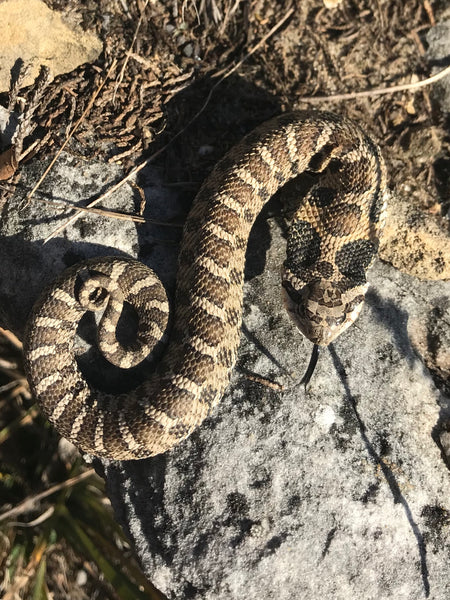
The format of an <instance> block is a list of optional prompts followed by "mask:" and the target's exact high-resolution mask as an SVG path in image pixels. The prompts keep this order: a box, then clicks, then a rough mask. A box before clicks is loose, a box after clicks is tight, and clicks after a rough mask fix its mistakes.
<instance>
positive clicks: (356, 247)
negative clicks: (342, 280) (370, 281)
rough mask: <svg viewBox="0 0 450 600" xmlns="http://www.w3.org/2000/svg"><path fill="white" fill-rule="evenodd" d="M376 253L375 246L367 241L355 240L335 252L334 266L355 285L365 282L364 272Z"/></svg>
mask: <svg viewBox="0 0 450 600" xmlns="http://www.w3.org/2000/svg"><path fill="white" fill-rule="evenodd" d="M376 252H377V248H376V246H375V244H373V243H372V242H370V241H369V240H356V241H355V242H349V243H348V244H345V246H343V247H342V248H341V249H340V250H339V251H338V252H336V264H337V267H338V269H339V271H340V272H341V273H342V275H344V276H345V277H348V278H349V279H351V280H352V281H354V282H355V284H358V285H361V284H364V283H365V282H366V270H367V268H368V266H369V265H370V263H371V262H372V260H373V257H374V256H375V254H376Z"/></svg>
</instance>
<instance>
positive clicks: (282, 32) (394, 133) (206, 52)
mask: <svg viewBox="0 0 450 600" xmlns="http://www.w3.org/2000/svg"><path fill="white" fill-rule="evenodd" d="M46 3H47V4H48V5H49V6H50V7H51V8H54V9H55V10H61V11H63V12H64V16H65V19H67V20H68V21H69V22H71V23H74V22H77V23H79V24H81V26H82V27H83V28H85V29H86V30H91V31H95V32H96V33H97V35H98V36H99V37H100V38H101V39H102V40H103V42H104V53H103V54H102V55H101V57H100V59H99V61H98V62H97V64H87V65H84V66H82V67H80V68H79V69H77V70H76V71H74V72H72V73H69V74H68V75H64V76H60V77H58V78H57V79H56V80H55V81H54V82H53V83H52V84H51V85H50V86H49V88H48V89H47V90H46V93H45V95H44V97H43V98H42V100H41V103H40V105H39V107H38V110H37V113H36V116H35V120H36V121H37V123H38V127H37V129H36V130H35V133H34V135H33V136H32V138H30V139H29V140H28V143H31V141H32V140H33V139H36V138H38V139H39V138H41V139H44V136H45V134H46V133H48V132H50V135H49V136H47V137H46V138H45V141H44V143H43V144H42V145H41V146H40V147H39V148H38V149H37V152H39V153H40V154H41V155H49V154H52V153H54V152H55V151H56V150H57V149H58V148H59V146H60V145H61V144H62V142H63V140H64V136H65V134H66V131H67V128H68V127H69V126H70V125H71V124H73V123H75V122H76V120H77V119H78V118H79V117H80V115H81V114H82V112H83V110H84V109H85V108H86V107H87V106H88V105H89V102H91V98H92V95H93V93H94V91H95V90H96V89H97V87H98V86H99V85H100V84H101V82H102V81H104V79H105V74H106V72H107V71H108V69H109V68H110V67H111V65H112V64H113V62H114V61H116V64H115V67H113V69H112V71H111V74H110V77H109V78H108V79H107V81H106V83H105V84H104V86H103V88H102V89H101V91H100V93H99V95H98V97H97V98H96V100H95V102H94V105H93V107H92V108H91V110H90V111H89V112H88V114H87V115H86V116H85V117H84V119H83V121H82V124H81V126H80V128H79V129H78V132H77V134H76V135H75V137H74V139H73V141H72V143H71V144H70V146H69V148H70V150H71V151H72V152H74V153H77V154H79V155H80V157H82V158H83V157H84V158H92V157H97V158H102V159H104V160H108V161H113V162H119V163H121V164H122V165H123V167H124V169H125V170H129V169H130V168H132V166H134V165H135V163H136V161H137V160H138V159H140V158H142V156H145V155H147V156H149V155H151V154H152V153H153V152H155V151H156V150H158V149H160V148H161V147H162V146H163V145H164V144H166V143H167V142H168V141H170V140H171V139H173V137H174V136H175V135H176V134H177V133H178V132H179V131H180V130H182V129H183V128H184V127H186V125H187V124H188V122H189V121H190V120H191V119H192V118H193V116H194V115H195V114H196V113H197V112H198V111H199V110H200V109H201V108H202V107H203V106H204V104H205V102H207V106H206V108H204V110H203V112H202V113H201V114H200V115H199V116H198V117H197V118H196V119H195V120H194V122H193V123H192V124H191V125H190V126H189V127H187V129H186V130H185V132H184V133H183V134H182V135H181V136H179V137H178V138H177V139H176V140H175V141H174V142H173V143H172V144H171V146H170V148H168V149H167V150H166V151H165V152H164V153H162V155H160V156H159V157H158V159H157V162H158V163H159V164H161V165H162V166H163V167H164V172H165V178H166V180H167V181H168V182H171V183H174V184H175V183H177V184H181V185H183V184H186V193H187V194H188V195H189V197H193V195H194V193H195V191H196V189H197V188H198V186H199V185H200V183H201V181H202V180H203V179H204V177H205V176H206V175H207V173H208V172H209V170H210V169H211V168H212V166H213V165H214V163H215V162H216V161H217V159H218V158H220V156H222V155H223V154H224V153H225V151H226V150H227V149H228V148H229V147H230V146H231V145H232V144H233V143H235V142H236V141H237V140H238V139H240V138H241V137H242V135H243V134H245V133H246V132H247V131H249V130H251V129H252V128H253V127H254V126H255V125H257V124H258V123H260V122H262V121H264V120H265V119H267V118H269V117H271V116H272V115H274V114H277V113H279V112H280V111H282V110H289V109H293V108H308V107H312V105H311V103H309V102H306V101H303V100H302V98H303V97H309V96H328V95H331V94H336V93H345V92H347V93H348V92H358V91H361V90H367V89H373V88H378V87H386V86H391V85H398V84H403V83H409V82H411V81H417V80H418V79H423V78H425V77H427V76H428V75H429V64H428V62H427V60H426V58H425V52H426V42H425V34H426V33H427V31H428V30H429V28H430V27H431V26H432V24H433V23H434V22H435V21H438V20H439V18H440V16H441V15H442V14H443V13H444V10H445V1H444V0H442V1H436V2H434V3H433V5H432V6H431V5H430V3H429V2H428V0H408V1H400V0H397V1H391V0H389V1H383V0H361V1H356V0H355V1H347V0H345V1H343V2H341V3H340V4H338V5H337V6H336V7H335V8H333V9H328V8H326V7H325V4H324V3H323V2H322V1H320V0H297V1H296V2H283V1H281V0H280V1H275V0H271V1H268V0H266V1H264V0H251V1H249V2H242V1H241V2H239V1H234V0H195V1H194V0H178V1H177V0H173V1H168V0H166V1H160V0H155V1H153V2H149V3H148V4H147V5H146V6H145V4H146V3H145V2H144V1H143V0H136V1H131V0H99V1H97V0H68V1H67V0H64V1H62V0H47V2H46ZM327 4H329V3H327ZM291 10H292V14H290V15H289V16H288V18H287V19H286V20H285V21H284V23H282V24H281V26H280V28H279V29H278V30H277V31H276V32H275V33H274V34H272V35H271V36H270V37H269V38H268V40H267V41H266V42H265V43H263V44H260V45H259V46H258V43H259V42H260V41H261V39H262V38H264V36H266V35H267V34H268V33H269V32H270V30H271V28H273V27H274V26H276V25H277V24H278V23H280V22H282V21H283V19H284V18H285V16H286V15H288V14H289V13H290V11H291ZM255 47H256V50H255ZM253 50H255V51H253ZM248 53H251V56H249V57H248V58H247V59H246V60H245V61H244V62H243V63H242V64H241V65H240V66H239V68H237V69H236V70H235V72H234V73H233V74H232V75H230V76H228V77H225V79H223V81H222V82H221V83H219V84H217V82H218V80H219V79H220V78H221V76H222V77H223V75H224V74H226V73H227V71H228V70H230V69H231V68H232V67H233V66H234V65H236V63H238V62H239V61H242V59H243V58H244V57H245V56H246V55H247V54H248ZM214 86H216V87H215V89H214V92H213V93H212V95H211V97H209V96H208V94H209V93H210V91H211V90H212V88H213V87H214ZM31 92H32V90H28V92H27V91H25V93H24V96H25V97H27V93H28V94H31ZM2 100H3V99H2V98H1V97H0V103H3V104H4V102H3V101H2ZM313 107H314V108H319V109H326V110H332V111H334V112H338V113H341V114H346V115H348V116H350V117H352V118H354V119H355V120H357V121H359V122H360V123H361V124H362V125H363V126H364V127H365V128H366V129H367V130H368V131H369V132H370V133H372V134H373V136H374V137H375V138H376V139H377V140H378V141H379V143H380V144H381V146H382V148H383V151H384V154H385V156H386V159H387V161H388V166H389V177H390V185H391V187H392V188H393V189H394V190H397V191H398V192H399V193H400V194H403V195H404V194H407V196H408V200H410V201H413V202H415V203H417V205H419V206H420V207H421V208H423V209H425V210H427V211H430V212H431V213H432V214H436V213H441V214H445V213H446V212H447V210H448V208H449V205H450V198H449V197H448V189H449V185H448V177H449V165H450V151H449V147H450V143H449V135H448V122H447V123H446V122H445V119H444V117H443V116H442V115H441V114H439V111H438V110H436V107H435V106H434V105H433V102H432V99H431V98H430V88H422V89H421V90H416V91H414V92H400V93H396V94H388V95H382V96H379V95H374V96H371V97H369V98H356V99H351V100H346V101H340V102H338V101H331V102H327V101H322V102H320V103H318V104H314V105H313ZM446 131H447V132H446ZM8 193H10V187H9V186H8Z"/></svg>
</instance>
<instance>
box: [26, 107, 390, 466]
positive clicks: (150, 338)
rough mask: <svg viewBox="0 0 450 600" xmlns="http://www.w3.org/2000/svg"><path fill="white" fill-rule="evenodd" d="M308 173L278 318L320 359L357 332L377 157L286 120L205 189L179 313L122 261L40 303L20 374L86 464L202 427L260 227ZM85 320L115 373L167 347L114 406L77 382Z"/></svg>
mask: <svg viewBox="0 0 450 600" xmlns="http://www.w3.org/2000/svg"><path fill="white" fill-rule="evenodd" d="M305 173H307V174H310V175H311V178H312V184H311V185H310V187H309V189H308V191H307V193H306V194H305V195H304V197H303V198H299V199H298V202H295V203H294V207H293V208H292V207H291V214H290V224H289V228H288V230H287V235H286V238H287V239H286V257H285V260H284V262H283V264H282V267H281V295H282V299H283V303H284V306H285V308H286V310H287V312H288V314H289V316H290V317H291V319H292V321H293V322H294V324H295V325H296V326H297V328H298V329H299V330H300V332H301V333H302V334H304V335H305V336H306V337H307V338H308V339H309V340H310V341H311V342H312V343H313V344H314V348H321V347H326V346H328V344H330V342H332V341H333V340H335V339H336V338H337V336H339V335H340V334H342V333H343V332H344V331H345V330H346V329H347V328H348V327H349V326H350V325H351V324H352V323H354V322H355V319H356V318H357V317H358V315H359V313H360V311H361V308H362V306H363V304H364V297H365V293H366V291H367V289H368V282H367V278H366V274H367V270H368V269H369V267H370V266H371V264H372V263H373V261H374V258H375V256H376V255H377V250H378V246H379V241H380V236H381V234H382V230H383V225H384V221H385V213H386V199H387V187H386V185H387V184H386V167H385V163H384V161H383V158H382V155H381V151H380V148H379V146H378V145H377V144H376V143H375V142H374V141H373V140H372V138H371V137H369V136H368V135H367V134H366V133H365V132H364V131H363V130H362V129H361V128H360V126H359V125H357V124H356V123H354V122H353V121H351V120H350V119H348V118H345V117H341V116H338V115H336V114H333V113H328V112H320V111H318V112H314V111H309V110H307V111H296V112H291V113H284V114H281V115H279V116H278V117H275V118H273V119H271V120H270V121H268V122H266V123H263V124H262V125H260V126H259V127H257V128H256V129H255V130H254V131H252V132H251V133H250V134H248V135H247V136H246V137H244V138H243V139H242V141H241V142H240V143H238V144H237V145H236V146H235V147H233V148H232V149H231V150H230V151H229V152H228V153H226V154H225V156H224V157H223V158H222V159H221V160H220V161H219V162H218V163H217V164H216V166H215V167H214V169H213V170H212V172H211V174H210V175H209V176H208V177H207V178H206V180H205V181H204V183H203V185H202V186H201V187H200V190H199V192H198V194H197V196H196V198H195V200H194V202H193V204H192V207H191V209H190V211H189V214H188V216H187V218H186V221H185V224H184V228H183V234H182V240H181V244H180V251H179V257H178V271H177V279H176V291H175V294H174V300H173V302H170V303H169V300H168V298H167V294H166V292H165V290H164V288H163V287H162V284H160V282H159V279H158V277H157V276H156V274H155V273H154V272H153V271H152V270H150V269H149V268H148V267H146V266H145V265H144V264H142V263H141V262H139V261H136V260H134V259H131V258H129V257H121V256H114V257H110V256H109V257H99V258H94V259H89V260H86V261H84V262H82V263H80V264H77V265H75V266H72V267H69V268H68V269H66V270H65V271H63V273H62V274H61V275H60V276H59V277H58V278H57V279H56V281H54V282H53V283H52V284H51V285H50V287H48V288H47V289H46V290H45V292H44V293H43V295H42V296H41V297H40V299H39V300H38V301H37V302H36V304H35V306H34V307H33V309H32V312H31V315H30V318H29V320H28V322H27V326H26V332H25V337H24V355H25V368H26V374H27V378H28V381H29V383H30V388H31V391H32V393H33V395H34V396H35V398H37V400H38V402H39V404H40V406H41V408H42V410H43V412H44V413H45V415H46V416H47V417H48V419H49V420H50V422H51V423H53V425H54V426H55V427H56V429H57V430H58V431H59V432H60V433H61V434H62V435H63V436H64V437H66V438H68V439H69V440H70V441H72V442H73V443H74V444H75V445H76V446H77V447H78V448H79V449H80V450H81V451H83V452H85V453H87V454H90V455H94V456H99V457H104V458H108V459H111V460H135V459H142V458H147V457H150V456H154V455H157V454H161V453H163V452H166V451H168V450H171V449H172V448H173V447H175V446H176V445H177V444H178V443H179V442H180V441H182V440H184V439H185V438H186V437H187V436H189V435H190V434H191V433H192V432H193V431H194V429H196V428H197V427H198V426H199V425H200V424H201V423H202V421H203V420H204V419H205V418H206V417H207V416H208V415H209V414H210V413H211V411H212V409H213V407H215V406H216V405H217V403H218V402H219V400H220V399H221V398H222V396H223V395H224V393H225V391H226V388H227V386H228V384H229V380H230V376H231V372H232V370H233V367H234V365H235V363H236V360H237V352H238V347H239V343H240V329H241V323H242V315H243V284H244V269H245V256H246V248H247V243H248V239H249V235H250V230H251V228H252V225H253V223H254V221H255V219H256V217H257V216H258V215H259V213H260V212H261V210H262V208H263V207H264V206H265V205H266V203H267V202H268V201H269V199H270V198H271V197H272V196H273V195H274V194H275V193H276V192H277V191H279V190H282V188H283V187H284V186H285V185H286V184H287V183H288V182H291V183H292V182H294V184H295V183H296V182H297V181H299V178H300V177H301V176H302V175H303V174H305ZM125 304H128V305H131V307H132V308H133V310H134V311H135V312H136V315H137V318H138V326H137V331H136V336H135V339H133V340H132V341H131V342H127V343H126V344H125V343H124V342H122V341H121V342H119V341H118V340H117V334H116V327H117V323H118V320H119V319H120V314H121V311H122V310H123V306H124V305H125ZM90 311H99V314H101V315H102V316H101V319H100V320H99V323H98V347H99V349H100V351H101V353H102V354H103V355H104V356H105V357H106V359H107V360H108V361H110V362H112V363H113V364H114V365H116V366H117V367H118V368H119V369H129V368H131V367H133V366H135V365H138V364H144V365H145V364H146V363H145V361H146V360H147V359H146V356H147V355H148V353H149V352H151V350H152V348H154V347H155V345H158V344H160V343H161V339H162V340H163V343H164V350H163V353H162V356H161V357H160V358H159V360H158V363H157V365H156V367H155V366H152V367H151V366H149V367H148V373H147V372H146V376H145V379H144V380H143V381H141V382H140V383H139V384H138V385H137V386H136V387H135V388H134V389H132V390H128V391H126V392H120V393H117V394H114V393H112V392H109V391H104V390H101V389H98V388H99V387H100V386H97V387H96V386H94V385H93V384H91V383H90V382H89V381H88V380H87V379H88V378H87V377H86V376H85V375H84V374H83V372H82V370H81V368H80V365H79V361H78V360H77V356H76V354H75V350H74V343H75V342H74V339H75V337H76V334H77V329H78V327H79V322H80V320H81V318H82V317H83V315H85V314H86V312H90ZM146 370H147V367H146ZM310 370H311V369H310Z"/></svg>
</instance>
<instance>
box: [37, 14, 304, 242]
mask: <svg viewBox="0 0 450 600" xmlns="http://www.w3.org/2000/svg"><path fill="white" fill-rule="evenodd" d="M293 12H294V9H293V8H291V9H289V10H288V11H287V13H286V14H285V15H284V17H283V18H282V19H281V20H280V21H278V23H277V24H276V25H274V26H273V27H272V29H271V30H270V31H269V32H268V33H267V34H266V35H265V36H264V37H263V38H262V39H261V40H259V42H258V43H257V44H256V45H255V46H253V48H252V49H251V50H250V51H249V52H248V53H247V54H246V55H245V56H244V57H243V58H241V60H240V61H239V62H237V63H236V64H235V65H234V66H233V67H231V68H230V69H229V70H228V71H226V72H225V73H224V74H223V75H222V77H221V78H220V79H219V80H218V81H216V83H215V84H214V85H213V86H212V88H211V89H210V90H209V93H208V95H207V96H206V100H205V101H204V103H203V104H202V106H201V107H200V108H199V110H198V111H197V112H196V113H195V115H194V116H193V117H192V119H190V121H188V123H187V124H186V125H185V126H184V127H183V128H182V129H180V130H179V131H178V132H177V133H176V134H175V135H174V136H173V138H172V139H171V140H170V141H169V142H167V144H165V145H164V146H163V147H162V148H160V149H159V150H157V151H156V152H155V153H153V154H152V155H151V156H150V157H149V158H147V159H146V160H143V161H142V162H140V163H139V164H137V165H136V166H135V167H134V169H131V171H130V172H129V173H128V174H127V175H125V177H124V178H123V179H121V180H120V181H119V182H117V183H116V184H115V185H113V186H112V187H111V188H109V190H107V191H106V192H105V193H104V194H102V195H101V196H99V197H98V198H96V199H95V200H93V201H92V202H90V203H89V204H88V205H87V207H86V208H91V207H93V206H95V205H96V204H98V203H99V202H101V201H102V200H105V198H107V197H109V196H111V194H113V193H114V192H115V191H117V190H118V189H119V188H121V187H122V186H123V185H124V184H125V183H127V181H129V180H130V179H132V178H133V177H134V176H135V175H137V174H138V173H139V172H140V171H142V169H144V168H145V167H146V166H147V165H149V164H150V163H151V162H153V161H154V160H155V158H157V157H158V156H159V155H160V154H162V153H163V152H165V151H166V150H167V148H169V147H170V146H171V145H172V144H173V143H174V142H175V140H177V139H178V138H179V137H180V136H181V135H182V134H183V133H184V132H185V131H186V130H187V129H188V128H189V127H190V126H191V125H192V123H194V121H196V120H197V119H198V117H199V116H200V115H201V114H202V113H203V112H204V110H205V108H206V107H207V106H208V104H209V102H210V100H211V98H212V95H213V93H214V92H215V90H216V89H217V88H218V87H219V85H220V84H221V83H222V82H223V81H225V79H227V77H229V76H230V75H231V74H232V73H234V72H235V71H236V70H237V69H239V67H240V66H241V65H242V64H243V63H244V62H245V61H246V60H248V59H249V58H250V56H252V54H254V53H255V52H256V50H258V48H260V47H261V46H262V45H263V44H265V43H266V42H267V40H268V39H269V38H270V37H271V36H272V35H273V34H274V33H275V32H276V31H277V30H278V29H279V28H280V27H281V26H282V25H283V24H284V23H285V22H286V21H287V20H288V19H289V17H290V16H291V15H292V14H293ZM81 213H82V211H80V210H79V209H77V212H76V213H75V214H74V215H72V217H70V218H69V219H67V221H65V222H64V223H62V224H61V225H60V226H59V227H57V229H55V230H54V231H53V232H52V233H51V234H50V235H49V236H47V237H46V238H45V240H44V244H46V243H47V242H48V241H49V240H51V239H52V238H54V237H55V236H57V235H58V234H59V233H60V232H61V231H63V230H64V229H65V228H66V227H68V226H69V225H71V224H72V223H74V222H75V221H76V220H77V219H78V218H79V217H80V216H81Z"/></svg>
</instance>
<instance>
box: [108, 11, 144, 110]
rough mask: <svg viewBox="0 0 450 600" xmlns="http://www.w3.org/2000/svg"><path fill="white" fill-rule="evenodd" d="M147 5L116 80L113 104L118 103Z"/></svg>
mask: <svg viewBox="0 0 450 600" xmlns="http://www.w3.org/2000/svg"><path fill="white" fill-rule="evenodd" d="M147 4H148V0H145V3H144V6H143V7H142V11H141V15H140V17H139V20H138V22H137V25H136V29H135V31H134V36H133V39H132V40H131V44H130V47H129V49H128V52H127V55H126V57H125V60H124V61H123V65H122V68H121V69H120V73H119V75H118V77H117V79H116V83H115V85H114V92H113V96H112V102H113V104H115V102H116V94H117V90H118V89H119V85H120V84H121V83H122V80H123V75H124V73H125V69H126V67H127V64H128V61H129V60H130V57H131V51H132V50H133V46H134V42H135V41H136V38H137V36H138V33H139V29H140V28H141V24H142V19H143V17H144V12H145V9H146V8H147Z"/></svg>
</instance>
